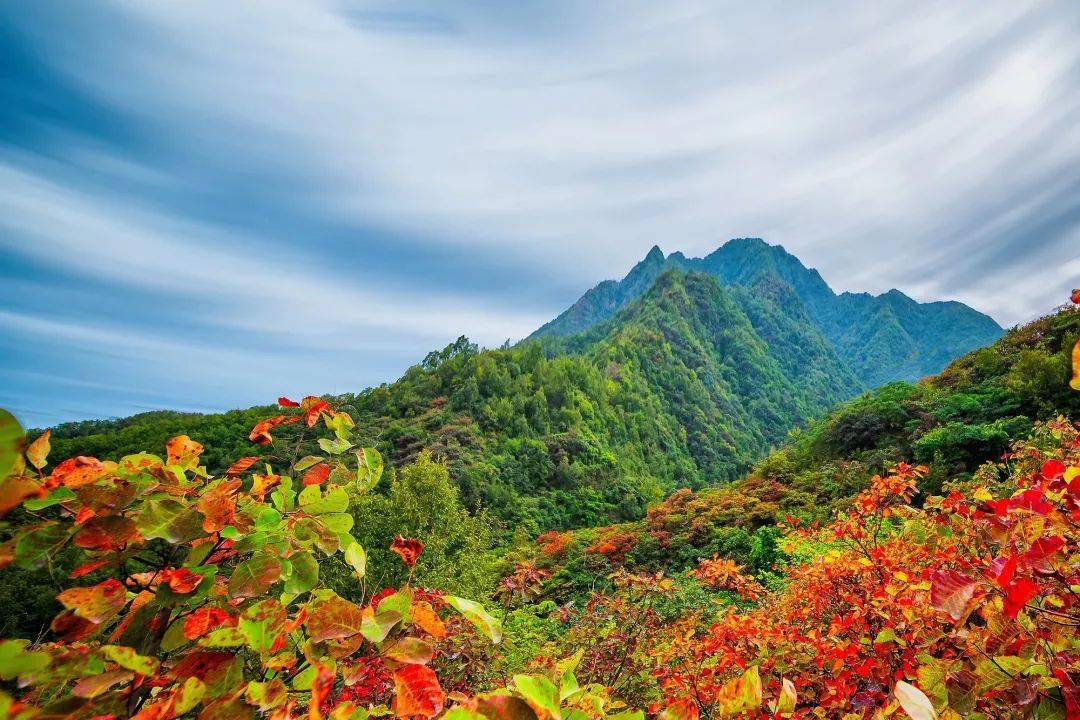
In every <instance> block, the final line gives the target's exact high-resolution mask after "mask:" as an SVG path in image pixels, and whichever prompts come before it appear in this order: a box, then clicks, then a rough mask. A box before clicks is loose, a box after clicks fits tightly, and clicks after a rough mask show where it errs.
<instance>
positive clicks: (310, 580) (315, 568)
mask: <svg viewBox="0 0 1080 720" xmlns="http://www.w3.org/2000/svg"><path fill="white" fill-rule="evenodd" d="M289 564H290V565H292V572H291V573H289V576H288V577H287V578H286V579H285V592H287V593H289V594H290V595H299V594H301V593H305V592H307V591H308V590H310V589H311V588H313V587H315V586H316V585H317V584H318V583H319V563H318V562H316V561H315V556H314V555H312V554H311V553H310V552H308V551H307V550H301V551H300V552H298V553H295V554H294V555H293V556H292V557H290V558H289Z"/></svg>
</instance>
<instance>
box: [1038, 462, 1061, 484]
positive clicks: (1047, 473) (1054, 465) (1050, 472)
mask: <svg viewBox="0 0 1080 720" xmlns="http://www.w3.org/2000/svg"><path fill="white" fill-rule="evenodd" d="M1040 472H1041V473H1042V476H1043V477H1044V478H1046V479H1047V480H1053V479H1054V478H1059V477H1061V474H1062V473H1064V472H1065V463H1063V462H1061V461H1060V460H1047V461H1046V462H1044V463H1043V464H1042V470H1041V471H1040Z"/></svg>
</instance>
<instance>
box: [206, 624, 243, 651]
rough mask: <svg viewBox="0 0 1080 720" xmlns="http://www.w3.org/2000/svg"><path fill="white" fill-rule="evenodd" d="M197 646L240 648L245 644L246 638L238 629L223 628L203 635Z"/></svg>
mask: <svg viewBox="0 0 1080 720" xmlns="http://www.w3.org/2000/svg"><path fill="white" fill-rule="evenodd" d="M199 644H200V645H202V646H203V647H240V646H241V645H245V644H247V636H245V635H244V631H243V630H241V629H240V628H239V627H223V628H218V629H217V630H211V631H210V632H209V633H207V634H206V635H203V637H202V639H201V640H199Z"/></svg>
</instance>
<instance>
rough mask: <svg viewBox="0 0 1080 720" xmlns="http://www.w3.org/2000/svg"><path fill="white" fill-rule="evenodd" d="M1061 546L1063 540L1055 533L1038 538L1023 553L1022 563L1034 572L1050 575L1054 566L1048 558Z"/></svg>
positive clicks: (1063, 544) (1063, 545)
mask: <svg viewBox="0 0 1080 720" xmlns="http://www.w3.org/2000/svg"><path fill="white" fill-rule="evenodd" d="M1063 547H1065V540H1064V539H1063V538H1061V537H1059V536H1057V535H1053V536H1051V537H1042V538H1039V539H1038V540H1036V541H1035V542H1033V543H1032V544H1031V547H1030V548H1029V549H1028V551H1027V552H1026V553H1024V564H1025V566H1027V567H1029V568H1031V569H1032V570H1034V571H1035V572H1038V573H1042V574H1044V575H1052V574H1053V573H1054V571H1055V568H1054V565H1053V563H1052V562H1050V558H1051V557H1053V556H1054V555H1056V554H1057V553H1058V551H1059V550H1061V548H1063Z"/></svg>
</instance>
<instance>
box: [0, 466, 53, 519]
mask: <svg viewBox="0 0 1080 720" xmlns="http://www.w3.org/2000/svg"><path fill="white" fill-rule="evenodd" d="M43 494H44V490H43V489H42V487H41V485H40V484H39V483H38V481H37V480H34V479H33V478H30V477H27V476H21V475H11V476H9V477H6V478H4V479H3V480H2V481H0V517H2V516H4V515H6V514H7V513H8V511H10V510H11V509H12V508H14V507H17V506H18V505H19V503H21V502H22V501H23V500H25V499H26V498H28V497H31V496H32V495H39V496H40V495H43Z"/></svg>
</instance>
